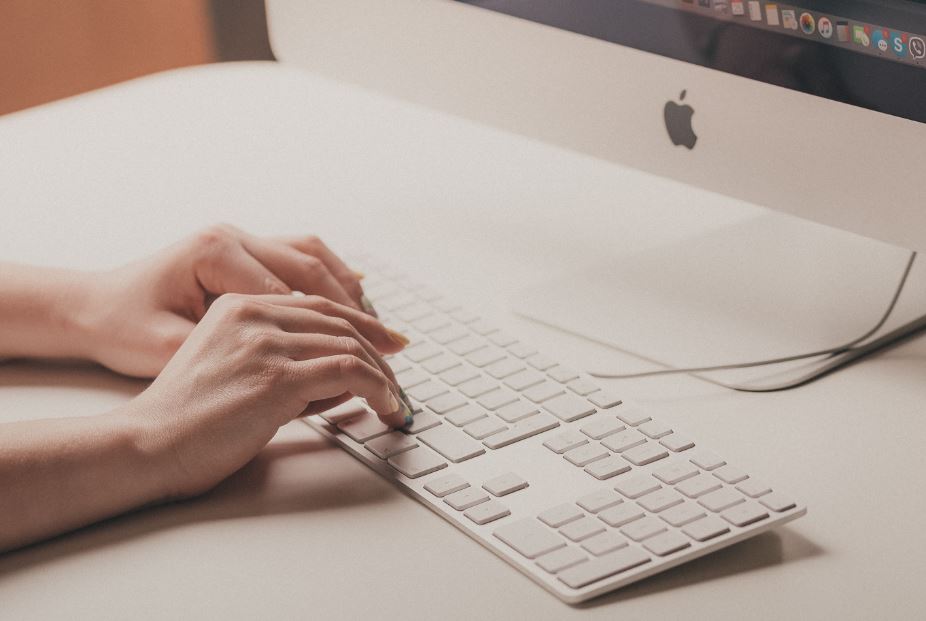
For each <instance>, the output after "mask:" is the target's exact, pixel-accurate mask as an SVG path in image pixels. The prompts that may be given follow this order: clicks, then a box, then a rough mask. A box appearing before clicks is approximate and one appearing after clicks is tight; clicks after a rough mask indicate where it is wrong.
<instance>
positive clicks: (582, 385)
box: [566, 378, 599, 397]
mask: <svg viewBox="0 0 926 621" xmlns="http://www.w3.org/2000/svg"><path fill="white" fill-rule="evenodd" d="M566 388H568V389H569V390H571V391H572V392H574V393H576V394H577V395H579V396H581V397H585V396H588V395H590V394H592V393H593V392H598V390H599V388H598V386H595V385H594V384H593V383H591V382H590V381H589V380H587V379H582V378H580V379H574V380H572V381H571V382H569V383H568V384H566Z"/></svg>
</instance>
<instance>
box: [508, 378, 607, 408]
mask: <svg viewBox="0 0 926 621" xmlns="http://www.w3.org/2000/svg"><path fill="white" fill-rule="evenodd" d="M563 392H564V391H563V387H562V386H560V385H559V384H554V383H553V382H548V381H543V382H541V383H539V384H536V385H534V386H531V387H530V388H528V389H527V390H525V391H524V397H525V398H527V399H530V400H531V401H533V402H534V403H543V402H544V401H549V400H550V399H552V398H553V397H556V396H557V395H561V394H563ZM592 411H594V409H592Z"/></svg>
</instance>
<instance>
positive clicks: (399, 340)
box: [386, 328, 411, 347]
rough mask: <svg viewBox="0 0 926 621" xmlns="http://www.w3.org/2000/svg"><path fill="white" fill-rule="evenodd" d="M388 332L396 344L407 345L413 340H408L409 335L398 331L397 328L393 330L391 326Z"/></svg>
mask: <svg viewBox="0 0 926 621" xmlns="http://www.w3.org/2000/svg"><path fill="white" fill-rule="evenodd" d="M386 334H388V335H389V338H390V339H392V340H393V341H394V342H395V344H396V345H401V346H402V347H407V346H408V344H409V343H411V341H410V340H408V337H407V336H405V335H404V334H402V333H401V332H396V331H395V330H392V329H390V328H386Z"/></svg>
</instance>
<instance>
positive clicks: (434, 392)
mask: <svg viewBox="0 0 926 621" xmlns="http://www.w3.org/2000/svg"><path fill="white" fill-rule="evenodd" d="M445 392H447V387H446V386H444V385H443V384H441V383H439V382H435V381H434V380H428V381H427V382H424V383H423V384H418V385H417V386H413V387H412V388H407V389H406V390H405V394H407V395H408V396H409V397H411V398H412V399H415V400H417V401H427V400H428V399H433V398H434V397H437V396H438V395H442V394H444V393H445Z"/></svg>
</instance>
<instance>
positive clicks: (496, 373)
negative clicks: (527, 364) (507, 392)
mask: <svg viewBox="0 0 926 621" xmlns="http://www.w3.org/2000/svg"><path fill="white" fill-rule="evenodd" d="M523 369H524V363H522V362H521V361H519V360H516V359H514V358H503V359H502V360H499V361H498V362H493V363H492V364H490V365H489V366H487V367H486V368H485V370H486V373H488V374H489V375H491V376H492V377H494V378H495V379H504V378H506V377H509V376H511V375H514V374H515V373H517V372H518V371H522V370H523Z"/></svg>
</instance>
